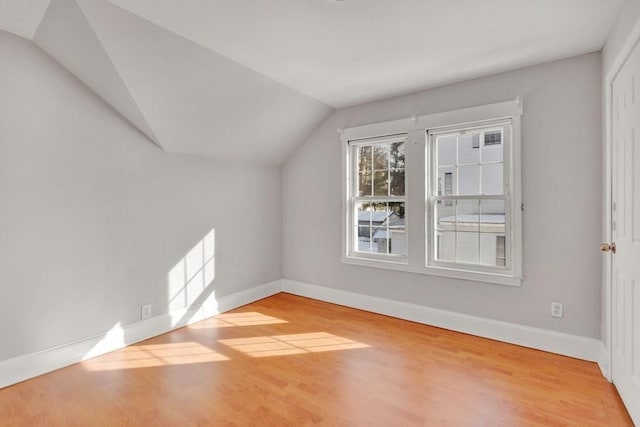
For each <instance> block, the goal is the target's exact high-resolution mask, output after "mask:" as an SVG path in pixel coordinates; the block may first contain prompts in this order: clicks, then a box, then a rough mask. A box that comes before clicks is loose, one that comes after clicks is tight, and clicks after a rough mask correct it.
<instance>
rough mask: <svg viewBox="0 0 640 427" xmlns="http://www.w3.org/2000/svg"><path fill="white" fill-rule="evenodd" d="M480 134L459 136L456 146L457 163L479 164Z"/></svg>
mask: <svg viewBox="0 0 640 427" xmlns="http://www.w3.org/2000/svg"><path fill="white" fill-rule="evenodd" d="M479 146H480V133H479V132H475V133H466V134H462V135H460V140H459V144H458V163H459V164H465V163H467V164H468V163H474V164H475V163H479V162H480V150H479Z"/></svg>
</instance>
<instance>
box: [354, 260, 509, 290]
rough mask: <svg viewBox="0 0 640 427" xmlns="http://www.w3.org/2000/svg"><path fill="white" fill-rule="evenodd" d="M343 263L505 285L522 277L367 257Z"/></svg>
mask: <svg viewBox="0 0 640 427" xmlns="http://www.w3.org/2000/svg"><path fill="white" fill-rule="evenodd" d="M342 263H343V264H350V265H357V266H360V267H371V268H380V269H383V270H395V271H403V272H406V273H416V274H426V275H430V276H440V277H448V278H452V279H461V280H469V281H472V282H483V283H491V284H496V285H505V286H521V285H522V277H513V276H509V275H506V274H494V273H481V272H476V271H464V270H455V269H451V268H443V267H424V266H416V265H409V264H406V263H404V262H396V261H391V260H372V259H368V258H358V257H343V258H342Z"/></svg>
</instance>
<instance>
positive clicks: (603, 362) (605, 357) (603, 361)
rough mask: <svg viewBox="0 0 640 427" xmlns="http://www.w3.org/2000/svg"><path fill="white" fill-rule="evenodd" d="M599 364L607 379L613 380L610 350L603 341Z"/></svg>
mask: <svg viewBox="0 0 640 427" xmlns="http://www.w3.org/2000/svg"><path fill="white" fill-rule="evenodd" d="M598 366H599V367H600V371H602V375H603V376H604V377H605V378H606V379H607V381H609V382H611V371H610V370H609V351H608V350H607V346H606V345H605V344H604V343H603V342H600V354H599V357H598Z"/></svg>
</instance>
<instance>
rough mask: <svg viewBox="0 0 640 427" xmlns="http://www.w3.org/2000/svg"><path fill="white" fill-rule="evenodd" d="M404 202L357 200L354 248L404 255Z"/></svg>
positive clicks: (367, 251) (405, 247) (405, 251)
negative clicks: (356, 238)
mask: <svg viewBox="0 0 640 427" xmlns="http://www.w3.org/2000/svg"><path fill="white" fill-rule="evenodd" d="M404 212H405V204H404V202H376V203H369V202H358V203H356V218H357V219H356V221H357V229H358V234H357V237H358V242H357V245H356V250H357V251H358V252H365V253H378V254H396V255H406V253H407V246H406V236H405V217H404Z"/></svg>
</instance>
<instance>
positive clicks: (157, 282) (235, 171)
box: [0, 31, 281, 361]
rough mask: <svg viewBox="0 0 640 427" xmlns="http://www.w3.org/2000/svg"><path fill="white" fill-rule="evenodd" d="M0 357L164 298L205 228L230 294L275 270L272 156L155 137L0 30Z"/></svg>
mask: <svg viewBox="0 0 640 427" xmlns="http://www.w3.org/2000/svg"><path fill="white" fill-rule="evenodd" d="M0 94H2V95H1V96H0V274H1V277H0V291H1V297H0V361H1V360H4V359H8V358H11V357H14V356H18V355H23V354H26V353H30V352H34V351H39V350H43V349H47V348H50V347H52V346H57V345H61V344H66V343H69V342H71V341H74V340H78V339H82V338H85V337H88V336H90V335H93V334H99V333H103V332H105V331H107V330H109V329H110V328H111V327H113V326H114V325H115V324H117V323H120V324H121V325H126V324H130V323H132V322H135V321H137V320H139V317H140V305H141V304H144V303H151V304H153V314H154V315H157V314H163V313H166V312H167V309H168V293H169V289H168V279H167V275H168V273H169V271H170V270H171V269H172V268H173V267H174V266H175V265H176V263H178V262H179V261H180V260H181V259H183V257H185V255H186V254H187V253H188V252H189V250H190V249H191V248H192V247H193V246H194V245H196V244H197V243H198V242H199V241H200V240H201V239H203V238H204V237H205V235H207V233H209V232H210V231H211V230H212V229H215V239H216V241H215V246H216V255H215V279H214V280H213V282H212V283H211V285H210V287H208V288H207V289H206V290H205V291H204V292H203V294H204V295H208V294H209V293H210V292H215V296H216V297H220V296H225V295H229V294H231V293H234V292H237V291H239V290H243V289H248V288H251V287H254V286H256V285H259V284H263V283H267V282H270V281H272V280H275V279H278V278H280V277H281V272H280V267H281V259H280V251H279V249H278V248H280V247H281V207H280V206H281V190H280V172H279V170H278V168H276V167H267V166H252V165H250V164H237V163H236V164H233V163H225V162H220V161H215V160H207V159H204V158H197V157H192V156H187V155H174V154H168V153H165V152H163V151H161V150H160V149H159V148H158V147H156V146H155V145H154V144H152V143H151V142H150V141H149V140H148V139H146V138H145V137H144V136H143V135H142V134H141V133H140V132H139V131H137V130H136V129H135V128H134V127H133V126H132V125H131V124H130V123H129V122H128V121H126V120H125V119H123V118H122V117H121V116H120V115H119V114H118V113H116V112H115V110H113V109H112V108H111V107H109V106H108V105H107V104H105V103H104V102H103V101H102V100H100V99H99V98H98V97H97V96H96V95H94V94H93V93H92V92H91V91H90V90H89V89H88V88H87V87H86V86H84V85H83V84H81V83H80V82H79V81H78V80H77V79H76V78H75V77H73V76H72V75H71V74H69V73H68V72H67V71H65V70H64V69H63V68H62V67H60V66H59V65H58V64H56V63H55V62H54V61H53V60H51V59H50V58H49V57H48V56H46V55H45V54H44V53H43V52H42V51H40V50H39V49H38V48H37V47H35V45H34V44H33V43H32V42H28V41H26V40H23V39H20V38H18V37H16V36H13V35H10V34H8V33H5V32H2V31H0Z"/></svg>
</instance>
